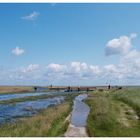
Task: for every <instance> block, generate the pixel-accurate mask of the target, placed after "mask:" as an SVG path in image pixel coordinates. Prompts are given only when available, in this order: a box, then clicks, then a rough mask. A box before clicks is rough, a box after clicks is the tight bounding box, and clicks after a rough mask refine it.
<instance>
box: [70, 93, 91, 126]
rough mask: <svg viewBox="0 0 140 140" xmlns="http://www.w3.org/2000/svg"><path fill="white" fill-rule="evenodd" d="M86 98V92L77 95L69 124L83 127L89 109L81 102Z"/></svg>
mask: <svg viewBox="0 0 140 140" xmlns="http://www.w3.org/2000/svg"><path fill="white" fill-rule="evenodd" d="M86 98H87V94H83V95H79V96H77V97H76V98H75V100H74V106H73V111H72V117H71V124H72V125H74V126H76V127H85V126H86V120H87V117H88V114H89V111H90V108H89V106H88V105H86V104H85V103H84V102H82V101H83V100H84V99H86Z"/></svg>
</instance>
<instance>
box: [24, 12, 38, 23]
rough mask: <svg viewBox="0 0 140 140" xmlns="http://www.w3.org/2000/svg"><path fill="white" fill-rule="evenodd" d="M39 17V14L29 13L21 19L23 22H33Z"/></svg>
mask: <svg viewBox="0 0 140 140" xmlns="http://www.w3.org/2000/svg"><path fill="white" fill-rule="evenodd" d="M39 15H40V13H38V12H35V11H34V12H33V13H31V14H29V15H27V16H24V17H21V18H22V19H24V20H29V21H33V20H36V19H37V18H38V16H39Z"/></svg>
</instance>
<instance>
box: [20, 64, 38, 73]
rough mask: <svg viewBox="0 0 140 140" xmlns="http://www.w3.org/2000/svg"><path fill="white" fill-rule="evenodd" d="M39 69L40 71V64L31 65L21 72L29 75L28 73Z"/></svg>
mask: <svg viewBox="0 0 140 140" xmlns="http://www.w3.org/2000/svg"><path fill="white" fill-rule="evenodd" d="M37 69H39V65H38V64H30V65H28V66H27V67H26V68H23V69H21V71H22V72H24V73H27V72H33V71H35V70H37Z"/></svg>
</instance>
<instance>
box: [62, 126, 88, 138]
mask: <svg viewBox="0 0 140 140" xmlns="http://www.w3.org/2000/svg"><path fill="white" fill-rule="evenodd" d="M64 136H65V137H88V135H87V132H86V128H85V127H75V126H74V125H72V124H70V125H69V127H68V129H67V131H66V133H65V135H64Z"/></svg>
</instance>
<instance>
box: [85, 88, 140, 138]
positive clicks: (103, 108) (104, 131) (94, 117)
mask: <svg viewBox="0 0 140 140" xmlns="http://www.w3.org/2000/svg"><path fill="white" fill-rule="evenodd" d="M139 94H140V90H139V89H137V90H136V89H130V90H127V89H125V90H124V89H122V90H110V91H107V90H100V91H99V90H97V91H94V92H91V93H90V94H89V98H88V99H87V100H86V103H87V104H88V105H89V106H90V108H91V110H90V114H89V116H88V120H87V131H88V133H89V135H90V136H99V137H104V136H105V137H108V136H125V137H126V136H133V137H134V136H140V122H139V118H138V116H139V112H138V110H139V108H140V106H139V103H140V102H139V101H140V95H139ZM126 97H127V99H129V100H127V101H126ZM128 101H129V102H128ZM132 102H133V104H132ZM134 104H135V105H134ZM135 106H137V107H135Z"/></svg>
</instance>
